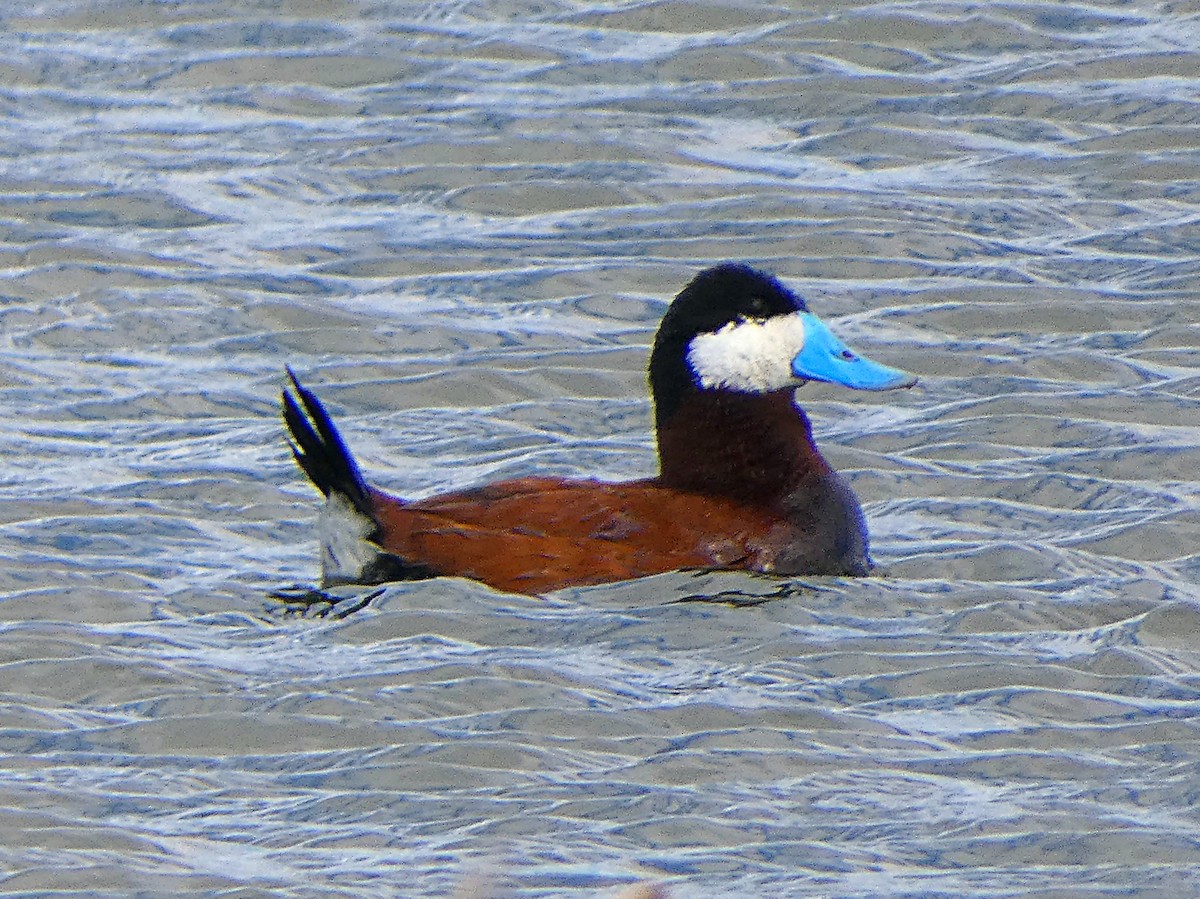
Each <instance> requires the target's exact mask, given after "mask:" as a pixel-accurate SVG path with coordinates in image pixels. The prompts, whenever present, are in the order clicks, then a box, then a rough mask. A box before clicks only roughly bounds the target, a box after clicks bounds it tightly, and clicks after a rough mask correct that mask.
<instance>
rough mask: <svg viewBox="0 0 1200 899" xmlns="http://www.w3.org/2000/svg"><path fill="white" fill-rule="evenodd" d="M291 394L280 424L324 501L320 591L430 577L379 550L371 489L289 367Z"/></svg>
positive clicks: (285, 397)
mask: <svg viewBox="0 0 1200 899" xmlns="http://www.w3.org/2000/svg"><path fill="white" fill-rule="evenodd" d="M287 373H288V377H289V378H290V379H291V382H292V388H293V389H294V390H295V394H294V395H293V393H292V391H291V390H288V389H287V388H286V387H285V388H284V390H283V395H282V401H283V420H284V422H285V423H286V424H287V428H288V431H289V432H290V435H291V439H289V440H288V446H290V447H291V450H292V455H293V456H295V457H296V462H297V464H299V466H300V467H301V468H302V469H303V470H304V473H305V474H306V475H308V477H309V480H311V481H312V482H313V484H314V485H315V486H316V488H317V489H318V490H320V491H321V492H322V493H323V494H325V497H326V500H327V501H326V503H325V507H324V509H322V510H321V518H320V524H319V531H320V536H321V573H322V582H323V584H324V586H331V585H334V584H381V583H384V582H385V581H398V580H410V579H413V578H426V577H431V576H432V575H433V572H431V571H429V570H428V569H427V568H426V567H425V566H423V565H421V564H419V563H415V564H414V563H411V562H407V561H406V560H404V559H402V558H400V557H399V556H396V555H393V554H392V553H389V552H387V551H386V550H384V549H383V546H382V543H383V538H384V534H383V527H382V525H381V524H380V522H379V519H378V517H377V516H376V515H375V504H374V501H373V500H372V494H371V488H370V487H368V486H367V482H366V480H365V479H364V478H363V476H362V471H360V470H359V467H358V463H357V462H355V461H354V457H353V456H352V455H350V450H349V449H348V448H347V446H346V442H345V441H344V440H342V435H341V434H339V433H338V429H337V428H336V427H334V425H333V421H332V420H331V419H330V418H329V413H328V412H326V411H325V407H324V406H322V405H321V401H320V400H319V399H317V397H316V394H314V393H313V392H312V391H311V390H309V389H308V388H306V387H304V386H303V385H301V383H300V381H299V380H298V379H297V378H296V374H295V372H293V371H292V370H291V368H290V367H289V368H288V369H287Z"/></svg>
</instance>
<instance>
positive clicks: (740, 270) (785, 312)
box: [282, 263, 916, 594]
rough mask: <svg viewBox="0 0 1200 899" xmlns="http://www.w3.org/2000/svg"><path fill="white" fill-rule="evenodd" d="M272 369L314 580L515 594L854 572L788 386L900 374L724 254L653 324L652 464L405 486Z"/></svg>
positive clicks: (859, 536) (847, 532)
mask: <svg viewBox="0 0 1200 899" xmlns="http://www.w3.org/2000/svg"><path fill="white" fill-rule="evenodd" d="M288 375H289V377H290V378H291V384H292V389H291V390H289V389H286V388H285V389H284V391H283V397H282V399H283V417H284V421H285V423H286V424H287V428H288V430H289V432H290V434H291V440H290V441H289V443H290V445H291V448H292V453H293V454H294V455H295V457H296V461H297V462H298V463H299V465H300V467H301V468H302V469H303V470H304V472H305V473H306V474H307V475H308V477H309V478H310V479H311V480H312V482H313V484H315V485H316V487H317V489H318V490H320V491H321V493H323V494H324V495H325V496H326V498H327V499H326V503H325V506H324V508H323V510H322V513H321V520H320V534H321V563H322V574H323V583H324V585H325V586H330V585H334V584H344V583H357V584H378V583H383V582H386V581H397V580H411V579H419V578H430V577H437V576H459V577H466V578H471V579H473V580H477V581H482V582H483V583H485V584H489V585H490V586H492V587H494V588H496V589H499V590H507V591H511V592H516V593H527V594H539V593H545V592H548V591H551V590H556V589H559V588H561V587H569V586H579V585H584V584H600V583H607V582H611V581H620V580H626V579H630V578H637V577H643V576H646V575H651V574H658V573H661V572H665V571H671V570H674V569H679V568H709V569H742V570H748V571H757V572H769V573H775V574H826V575H862V574H866V573H867V572H868V571H869V570H870V568H871V561H870V557H869V555H868V549H867V531H866V525H865V522H864V520H863V514H862V510H861V508H860V507H859V504H858V500H857V498H856V497H855V495H854V493H853V492H852V491H851V490H850V487H849V486H848V485H847V484H846V482H845V481H844V480H843V479H842V478H841V477H839V476H838V474H837V473H836V472H835V471H834V470H833V469H832V468H831V467H830V466H829V463H828V462H826V461H825V459H824V457H822V456H821V453H820V452H819V451H818V450H817V447H816V444H815V443H814V442H813V437H812V429H811V427H810V425H809V422H808V418H807V416H805V414H804V412H803V411H802V410H801V409H800V408H799V407H798V406H797V405H796V403H795V399H794V393H795V390H796V388H798V387H800V386H802V385H803V384H804V383H806V382H807V381H825V382H829V383H834V384H841V385H844V386H846V387H851V388H855V389H858V390H891V389H894V388H898V387H911V386H912V385H913V384H915V383H916V378H914V377H912V376H911V375H909V374H906V373H905V372H902V371H899V370H897V369H894V368H889V367H887V366H885V365H880V364H879V363H876V362H872V361H871V360H869V359H867V358H866V357H864V356H861V355H858V354H856V353H854V352H853V351H852V350H850V349H848V348H847V347H846V346H845V345H844V344H843V343H841V341H839V340H838V339H837V338H836V337H835V336H834V335H833V333H832V332H831V331H830V330H829V328H828V327H826V326H825V324H824V323H822V322H821V320H820V319H819V318H817V317H816V316H815V315H813V314H812V312H810V311H809V309H808V306H807V305H806V304H805V302H804V300H803V299H801V298H800V297H799V296H797V295H796V294H795V293H793V292H792V291H791V290H789V289H788V288H786V287H785V286H784V285H783V284H781V283H780V282H779V281H778V280H777V279H776V278H774V277H772V276H771V275H768V274H765V273H763V272H760V271H757V270H755V269H753V268H751V267H749V266H747V265H743V264H739V263H726V264H723V265H718V266H715V267H713V268H709V269H706V270H705V271H703V272H701V273H700V274H699V275H697V276H696V277H695V278H694V279H693V280H692V281H691V282H690V283H689V284H688V285H687V286H686V287H684V289H683V290H682V291H681V292H680V293H679V295H678V296H677V297H676V298H675V300H674V302H672V303H671V306H670V308H668V309H667V312H666V315H665V316H664V317H663V320H662V323H661V324H660V326H659V329H658V333H657V335H656V336H655V339H654V348H653V350H652V352H651V354H650V366H649V375H650V390H651V394H652V396H653V401H654V421H655V427H656V431H657V437H658V459H659V472H658V475H657V476H656V477H652V478H645V479H643V480H636V481H628V482H624V483H607V482H602V481H596V480H565V479H560V478H548V477H526V478H518V479H515V480H509V481H502V482H499V483H495V484H487V485H484V486H482V487H475V488H471V489H468V490H461V491H455V492H452V493H444V494H441V495H438V496H433V497H430V498H428V499H423V500H416V501H409V500H405V499H401V498H400V497H397V496H392V495H390V494H388V493H385V492H383V491H382V490H378V489H376V488H374V487H371V486H370V485H368V483H367V482H366V480H365V479H364V478H363V475H362V472H361V471H360V470H359V467H358V465H357V464H356V463H355V461H354V458H353V456H351V454H350V451H349V450H348V449H347V448H346V444H345V442H344V441H343V440H342V437H341V435H340V434H339V433H338V431H337V429H336V428H335V427H334V425H333V422H332V421H331V420H330V417H329V415H328V414H327V413H326V411H325V408H324V407H323V406H322V405H321V403H320V401H319V400H318V399H317V397H316V396H315V395H314V394H313V393H312V391H310V390H308V389H307V388H305V387H303V386H301V384H300V382H299V381H298V380H297V378H296V376H295V374H294V373H293V372H292V371H291V369H290V368H289V369H288ZM293 391H294V392H293Z"/></svg>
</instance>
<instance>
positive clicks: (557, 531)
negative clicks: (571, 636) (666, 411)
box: [373, 473, 869, 593]
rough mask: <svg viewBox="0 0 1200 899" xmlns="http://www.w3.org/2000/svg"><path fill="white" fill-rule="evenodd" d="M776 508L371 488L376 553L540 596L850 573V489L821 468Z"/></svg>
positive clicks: (859, 561) (598, 490)
mask: <svg viewBox="0 0 1200 899" xmlns="http://www.w3.org/2000/svg"><path fill="white" fill-rule="evenodd" d="M829 474H830V476H831V477H832V479H833V481H832V482H831V483H829V484H826V483H824V482H823V481H822V482H821V483H814V484H809V485H806V488H805V492H804V495H803V496H797V497H789V498H788V499H787V500H786V501H785V503H784V504H783V505H773V506H763V505H755V504H748V503H740V502H737V501H734V500H731V499H728V498H724V497H720V496H708V495H703V494H699V493H694V492H686V491H680V490H676V489H671V488H668V487H664V486H663V485H661V484H660V483H659V482H658V481H657V480H656V479H648V480H641V481H633V482H627V483H619V484H612V483H605V482H601V481H563V480H558V479H554V478H523V479H518V480H513V481H506V482H502V483H498V484H490V485H487V486H484V487H480V488H477V489H474V490H467V491H460V492H456V493H449V494H443V495H440V496H435V497H431V498H429V499H426V500H420V501H416V502H402V501H400V500H397V499H396V498H394V497H390V496H387V495H386V494H382V493H374V494H373V500H374V504H375V518H376V520H377V521H378V523H379V525H380V530H381V534H380V539H379V543H380V544H381V545H382V548H383V549H384V550H385V551H386V552H389V553H392V554H394V555H395V556H398V557H400V558H401V559H404V560H407V561H409V562H419V563H420V564H421V565H423V566H425V567H427V568H428V569H430V570H431V571H432V572H435V573H437V574H443V575H458V576H462V577H469V578H473V579H475V580H480V581H483V582H485V583H488V584H490V585H492V586H493V587H498V588H500V589H505V590H515V591H518V592H524V593H541V592H546V591H549V590H554V589H557V588H559V587H563V586H567V585H581V584H596V583H606V582H610V581H614V580H626V579H629V578H635V577H643V576H646V575H650V574H658V573H661V572H665V571H671V570H674V569H677V568H743V569H750V570H754V571H764V572H775V573H779V574H788V573H808V574H861V573H863V572H865V570H866V569H867V568H868V567H869V563H868V562H867V559H866V543H865V536H864V531H863V527H862V516H861V513H860V512H859V511H858V504H857V502H856V501H855V500H854V497H853V494H851V493H850V492H849V490H848V489H846V488H845V487H844V485H842V484H841V481H840V479H837V477H836V475H833V474H832V473H829Z"/></svg>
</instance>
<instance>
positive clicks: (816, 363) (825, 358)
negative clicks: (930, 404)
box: [792, 312, 917, 390]
mask: <svg viewBox="0 0 1200 899" xmlns="http://www.w3.org/2000/svg"><path fill="white" fill-rule="evenodd" d="M800 318H801V319H803V321H804V349H802V350H801V351H800V352H799V353H797V354H796V357H795V358H794V359H792V374H794V375H796V377H798V378H804V379H805V380H807V381H826V382H828V383H830V384H841V385H842V386H844V387H853V388H854V389H855V390H894V389H895V388H897V387H912V386H913V384H916V383H917V379H916V378H915V377H914V376H913V375H910V374H909V373H908V372H904V371H900V369H898V368H889V367H888V366H886V365H880V364H879V363H878V362H872V361H871V360H870V359H868V358H867V357H866V356H860V355H858V354H857V353H855V352H854V351H853V350H851V349H850V348H849V347H847V346H846V345H845V344H844V343H842V342H841V341H840V340H838V339H837V338H836V337H834V336H833V332H832V331H830V330H829V328H827V327H825V323H824V322H823V321H821V320H820V319H819V318H817V317H816V316H815V315H813V314H812V313H810V312H805V313H802V314H801V316H800Z"/></svg>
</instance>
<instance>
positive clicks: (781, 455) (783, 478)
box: [658, 390, 829, 502]
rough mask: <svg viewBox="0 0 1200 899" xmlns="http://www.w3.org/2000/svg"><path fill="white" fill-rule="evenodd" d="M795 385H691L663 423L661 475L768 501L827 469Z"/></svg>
mask: <svg viewBox="0 0 1200 899" xmlns="http://www.w3.org/2000/svg"><path fill="white" fill-rule="evenodd" d="M792 394H793V391H791V390H780V391H776V392H774V393H766V394H745V393H729V392H724V391H708V390H701V391H694V392H691V393H689V394H688V395H687V396H686V397H684V398H683V400H682V401H681V402H680V404H679V405H678V406H677V407H676V408H675V410H674V412H673V414H672V415H671V416H670V418H669V419H667V420H666V421H662V422H659V426H658V457H659V481H660V482H661V483H662V484H664V485H665V486H668V487H673V488H676V489H679V490H691V491H695V492H698V493H710V494H720V495H724V496H729V497H731V498H733V499H738V500H744V501H747V502H769V501H771V500H777V499H782V498H783V497H785V496H787V495H788V494H790V493H792V492H793V491H794V490H795V489H796V487H797V486H798V485H799V483H800V482H801V481H802V480H804V478H806V477H808V476H810V475H812V474H814V473H818V472H820V473H824V472H827V471H829V464H828V463H827V462H826V461H825V460H824V458H822V456H821V454H820V452H818V451H817V447H816V444H814V443H813V439H812V428H811V427H810V426H809V423H808V418H807V417H806V416H805V415H804V413H803V412H801V411H800V409H798V408H797V407H796V404H795V403H794V402H793V401H792Z"/></svg>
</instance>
